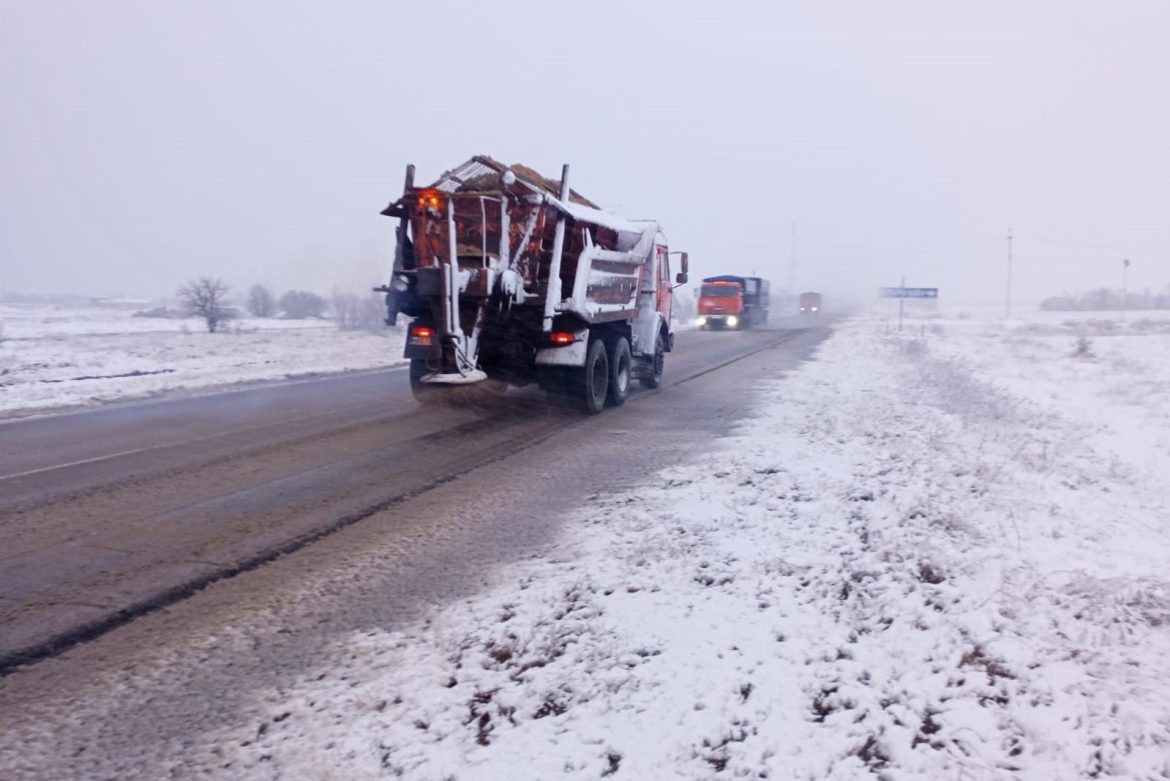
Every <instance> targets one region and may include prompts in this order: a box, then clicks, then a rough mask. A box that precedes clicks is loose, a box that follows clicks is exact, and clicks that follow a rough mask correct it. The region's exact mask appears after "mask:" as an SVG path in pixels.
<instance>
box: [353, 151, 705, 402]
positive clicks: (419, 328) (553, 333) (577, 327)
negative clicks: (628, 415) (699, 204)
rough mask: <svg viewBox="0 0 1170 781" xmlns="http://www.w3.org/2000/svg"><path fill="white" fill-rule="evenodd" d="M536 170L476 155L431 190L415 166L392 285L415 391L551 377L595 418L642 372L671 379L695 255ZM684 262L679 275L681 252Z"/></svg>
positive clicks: (424, 397)
mask: <svg viewBox="0 0 1170 781" xmlns="http://www.w3.org/2000/svg"><path fill="white" fill-rule="evenodd" d="M568 175H569V166H567V165H566V166H565V167H564V169H563V170H562V172H561V179H560V181H559V182H558V181H556V180H552V179H548V178H546V177H544V176H541V175H540V174H539V173H537V172H536V171H534V170H533V169H531V168H528V167H526V166H522V165H512V166H507V165H503V164H501V163H499V162H497V161H495V160H493V159H491V158H490V157H482V156H481V157H473V158H472V159H470V160H468V161H467V162H466V163H464V164H463V165H461V166H459V167H457V168H453V169H451V170H450V171H447V172H446V173H444V174H443V175H442V176H440V177H439V178H438V180H437V181H435V182H434V183H432V184H430V185H427V186H425V187H417V186H415V182H414V166H407V169H406V185H405V188H404V192H403V194H402V197H401V198H399V199H398V200H396V201H394V202H393V203H391V204H390V205H389V206H387V207H386V208H385V209H384V210H383V211H382V214H384V215H386V216H388V217H394V218H397V219H398V231H397V237H398V246H397V250H396V252H395V256H394V268H393V271H392V272H391V275H390V282H389V284H388V285H385V286H383V287H379V288H376V289H377V290H379V291H381V292H384V293H385V294H386V307H387V319H386V322H387V323H388V324H389V325H394V324H395V322H396V321H397V318H398V315H399V314H402V315H405V316H406V317H407V318H408V320H409V322H408V325H407V329H408V330H407V339H406V349H405V357H406V358H409V359H410V385H411V389H412V390H413V391H414V395H415V398H416V399H418V400H419V401H420V402H423V403H429V402H432V401H436V400H440V399H443V398H444V397H446V396H447V395H448V394H450V393H452V392H457V389H458V388H459V387H461V386H469V385H475V384H477V383H483V384H485V385H488V386H492V387H496V388H503V387H506V384H512V385H518V386H519V385H527V384H529V383H537V384H539V385H540V386H541V387H543V388H546V389H547V390H549V391H550V392H553V393H557V394H560V395H566V396H568V397H570V398H572V399H573V400H574V401H575V402H576V403H577V404H578V405H579V406H580V407H581V408H583V409H584V410H586V411H587V412H589V413H597V412H600V411H601V410H602V409H603V408H604V407H605V406H606V405H607V404H609V405H612V406H619V405H621V404H622V403H624V402H625V400H626V395H627V393H628V390H629V385H630V382H631V380H632V379H637V380H639V381H641V383H642V385H644V386H646V387H648V388H655V387H657V386H658V385H659V383H660V382H661V381H662V373H663V368H664V365H665V360H666V354H667V353H668V352H670V351H671V350H672V349H673V347H674V334H673V333H672V332H671V328H670V312H671V298H672V297H671V291H672V289H673V287H674V286H675V285H676V284H678V285H681V284H684V283H685V282H686V280H687V255H686V253H685V252H684V253H672V252H670V251H669V250H668V249H667V244H666V237H665V236H664V235H663V233H662V230H661V228H660V227H659V225H658V224H657V223H656V222H646V221H637V222H635V221H631V220H626V219H623V218H621V217H619V216H617V215H615V214H611V213H609V212H606V211H603V210H602V209H600V208H599V207H598V206H597V205H596V204H594V203H592V202H591V201H589V200H588V199H586V198H584V197H583V196H581V195H580V194H579V193H577V192H575V191H573V190H570V189H569V182H568ZM672 255H681V257H680V258H679V272H678V274H677V275H676V276H675V277H674V278H673V279H672V277H671V271H670V260H671V256H672Z"/></svg>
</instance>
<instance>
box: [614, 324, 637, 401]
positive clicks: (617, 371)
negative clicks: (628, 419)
mask: <svg viewBox="0 0 1170 781" xmlns="http://www.w3.org/2000/svg"><path fill="white" fill-rule="evenodd" d="M631 361H632V358H631V357H630V343H629V341H627V340H626V337H624V336H619V337H618V338H617V341H614V342H611V343H610V348H609V403H610V405H611V406H614V407H620V406H621V405H623V404H625V403H626V397H627V396H628V395H629V393H630V363H631Z"/></svg>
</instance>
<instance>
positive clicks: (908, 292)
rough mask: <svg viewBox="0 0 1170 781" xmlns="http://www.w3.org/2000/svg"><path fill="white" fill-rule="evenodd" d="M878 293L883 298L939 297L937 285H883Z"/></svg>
mask: <svg viewBox="0 0 1170 781" xmlns="http://www.w3.org/2000/svg"><path fill="white" fill-rule="evenodd" d="M878 295H879V296H880V297H882V298H938V288H937V287H883V288H879V290H878Z"/></svg>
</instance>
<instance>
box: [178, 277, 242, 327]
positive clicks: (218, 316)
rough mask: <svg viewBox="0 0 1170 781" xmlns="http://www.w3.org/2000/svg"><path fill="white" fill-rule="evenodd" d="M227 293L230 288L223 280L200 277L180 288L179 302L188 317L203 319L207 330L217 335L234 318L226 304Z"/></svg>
mask: <svg viewBox="0 0 1170 781" xmlns="http://www.w3.org/2000/svg"><path fill="white" fill-rule="evenodd" d="M227 293H228V286H227V284H226V283H225V282H224V281H223V280H222V279H216V278H213V277H199V278H198V279H192V280H190V281H188V282H187V283H186V284H185V285H183V286H182V287H181V288H179V302H180V303H181V304H182V306H183V310H184V311H185V312H186V313H187V314H188V315H190V316H192V317H201V318H203V321H204V322H205V323H207V330H208V331H209V332H211V333H215V331H216V329H217V328H219V326H220V324H222V323H223V322H224V321H225V320H228V319H230V318H231V316H232V310H231V309H229V308H228V307H227V305H226V304H225V301H226V299H227Z"/></svg>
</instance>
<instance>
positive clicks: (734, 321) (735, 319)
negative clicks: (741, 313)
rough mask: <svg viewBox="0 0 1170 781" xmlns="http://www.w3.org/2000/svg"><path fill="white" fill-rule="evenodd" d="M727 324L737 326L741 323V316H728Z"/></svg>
mask: <svg viewBox="0 0 1170 781" xmlns="http://www.w3.org/2000/svg"><path fill="white" fill-rule="evenodd" d="M727 324H728V325H729V326H731V327H732V328H735V327H736V326H737V325H739V318H738V317H736V316H735V315H731V316H730V317H728V318H727Z"/></svg>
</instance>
